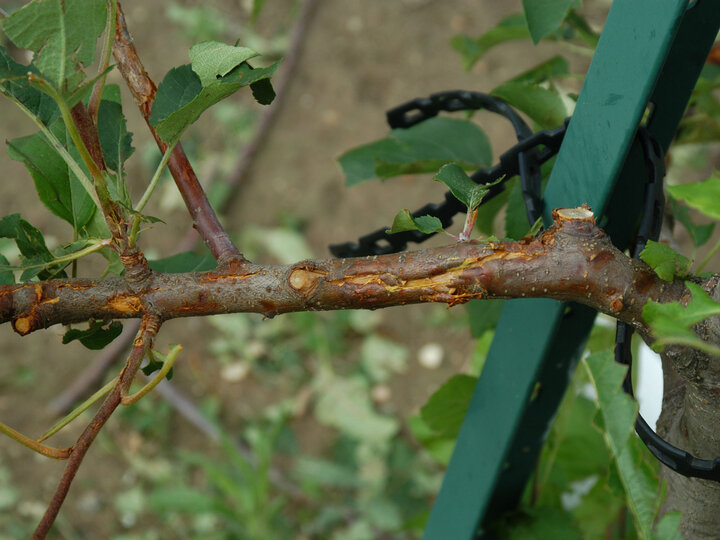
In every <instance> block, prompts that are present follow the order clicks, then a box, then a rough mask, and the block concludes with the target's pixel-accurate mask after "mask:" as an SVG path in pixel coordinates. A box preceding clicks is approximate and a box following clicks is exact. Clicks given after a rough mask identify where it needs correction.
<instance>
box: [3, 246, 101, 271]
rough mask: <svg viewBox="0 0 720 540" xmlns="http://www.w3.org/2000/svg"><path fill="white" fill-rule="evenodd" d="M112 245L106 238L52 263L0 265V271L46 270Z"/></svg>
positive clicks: (58, 258)
mask: <svg viewBox="0 0 720 540" xmlns="http://www.w3.org/2000/svg"><path fill="white" fill-rule="evenodd" d="M111 244H112V241H111V240H110V239H109V238H108V239H106V240H96V241H94V242H93V243H92V244H91V245H90V246H88V247H86V248H83V249H80V250H78V251H75V252H73V253H69V254H68V255H63V256H62V257H57V258H56V259H53V260H52V261H47V262H42V263H38V264H31V265H29V266H5V265H0V271H4V270H30V269H33V268H42V269H45V268H48V267H50V266H54V265H56V264H62V263H65V262H72V261H75V260H77V259H80V258H82V257H84V256H85V255H90V254H91V253H95V252H96V251H100V250H101V249H102V248H105V247H109V246H110V245H111Z"/></svg>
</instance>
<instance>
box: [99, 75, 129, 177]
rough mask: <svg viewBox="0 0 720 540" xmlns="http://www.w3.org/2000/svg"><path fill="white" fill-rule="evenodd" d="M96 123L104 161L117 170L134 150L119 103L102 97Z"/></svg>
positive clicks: (110, 167)
mask: <svg viewBox="0 0 720 540" xmlns="http://www.w3.org/2000/svg"><path fill="white" fill-rule="evenodd" d="M106 92H107V89H106ZM104 95H105V96H106V97H107V95H106V94H104ZM97 124H98V125H97V128H98V134H99V136H100V147H101V148H102V151H103V156H104V157H105V163H106V164H107V166H108V168H109V169H111V170H113V171H116V172H119V171H120V170H121V169H122V165H123V163H125V161H126V160H127V159H128V158H129V157H130V156H131V155H132V153H133V152H134V151H135V149H134V148H133V145H132V133H130V132H129V131H128V130H127V124H126V122H125V116H124V115H123V112H122V105H121V103H120V102H119V101H115V100H114V99H103V100H102V101H101V102H100V107H99V109H98V118H97Z"/></svg>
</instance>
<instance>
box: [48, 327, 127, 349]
mask: <svg viewBox="0 0 720 540" xmlns="http://www.w3.org/2000/svg"><path fill="white" fill-rule="evenodd" d="M121 332H122V323H121V322H119V321H113V322H111V323H110V324H109V325H108V326H107V328H106V327H104V326H103V322H102V321H90V324H89V325H88V329H87V330H78V329H77V328H71V329H70V330H68V331H67V332H65V335H64V336H63V338H62V342H63V345H65V344H67V343H70V342H71V341H75V340H76V339H79V340H80V343H82V344H83V345H85V347H87V348H88V349H91V350H93V351H98V350H100V349H104V348H105V346H106V345H108V344H109V343H110V342H111V341H112V340H114V339H115V338H116V337H118V336H119V335H120V334H121Z"/></svg>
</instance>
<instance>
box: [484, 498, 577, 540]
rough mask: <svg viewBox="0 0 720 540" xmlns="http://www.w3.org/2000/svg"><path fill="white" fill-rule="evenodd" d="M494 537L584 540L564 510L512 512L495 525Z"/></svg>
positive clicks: (543, 508) (557, 508)
mask: <svg viewBox="0 0 720 540" xmlns="http://www.w3.org/2000/svg"><path fill="white" fill-rule="evenodd" d="M494 527H495V528H494V529H493V533H494V534H493V535H492V536H493V537H495V538H507V539H510V540H530V539H550V538H562V539H563V540H582V539H583V538H584V537H583V535H582V533H581V531H580V528H579V527H578V524H577V523H575V522H574V521H573V520H572V516H571V515H570V514H569V513H568V512H567V511H566V510H564V509H563V508H561V507H559V506H555V507H547V506H545V507H542V506H540V507H537V508H523V509H522V510H521V511H515V512H511V513H509V514H506V515H505V516H503V517H502V518H501V520H500V521H499V522H497V523H495V524H494Z"/></svg>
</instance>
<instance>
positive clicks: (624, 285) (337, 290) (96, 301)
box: [0, 211, 687, 335]
mask: <svg viewBox="0 0 720 540" xmlns="http://www.w3.org/2000/svg"><path fill="white" fill-rule="evenodd" d="M588 214H589V217H587V216H586V217H580V218H577V217H564V215H563V212H562V211H556V212H555V216H556V224H555V225H553V226H552V227H551V228H550V229H549V230H547V231H546V232H544V233H543V234H542V235H541V236H539V237H538V238H525V239H523V240H521V241H518V242H485V243H481V242H463V243H457V244H453V245H450V246H446V247H440V248H434V249H426V250H420V251H415V252H406V253H398V254H392V255H383V256H376V257H368V258H353V259H331V260H320V261H301V262H298V263H296V264H292V265H285V266H273V265H257V264H244V265H242V266H241V267H235V268H231V269H230V270H229V271H228V270H226V269H224V268H222V269H219V270H217V271H212V272H205V273H189V274H167V273H151V272H149V271H148V272H149V274H148V276H147V277H146V279H144V280H143V281H142V282H140V283H138V282H137V280H135V281H134V282H133V283H130V282H129V281H128V280H127V279H126V278H123V277H115V278H107V279H101V280H94V279H63V280H50V281H44V282H32V283H23V284H17V285H4V286H2V287H0V322H11V324H12V325H13V328H14V329H15V331H16V332H18V333H19V334H21V335H26V334H29V333H30V332H33V331H35V330H38V329H41V328H47V327H49V326H52V325H54V324H70V323H76V322H81V321H85V320H88V319H91V318H92V319H96V320H109V319H127V318H137V317H141V316H143V314H145V313H152V314H154V315H156V316H158V317H159V318H161V319H162V320H168V319H174V318H178V317H192V316H199V315H212V314H218V313H234V312H254V313H260V314H262V315H264V316H266V317H273V316H275V315H278V314H281V313H287V312H291V311H309V310H331V309H351V308H369V309H375V308H382V307H388V306H396V305H403V304H413V303H420V302H444V303H447V304H448V305H449V306H453V305H456V304H462V303H464V302H467V301H468V300H470V299H473V298H520V297H528V298H532V297H544V298H554V299H557V300H569V301H575V302H581V303H583V304H587V305H589V306H591V307H593V308H595V309H597V310H598V311H601V312H603V313H607V314H609V315H611V316H613V317H615V318H617V319H620V320H623V321H625V322H628V323H630V324H632V325H633V326H634V327H635V328H636V329H638V330H639V331H640V332H642V333H644V334H647V329H646V328H645V325H644V323H643V320H642V307H643V306H644V305H645V303H646V302H647V301H648V300H650V299H652V300H660V301H663V302H668V301H677V300H680V299H682V298H683V297H684V296H686V295H687V290H686V288H685V286H684V284H683V282H682V281H676V282H673V283H669V282H666V281H663V280H661V279H660V278H658V277H657V275H656V274H655V273H654V272H653V271H652V270H651V269H650V268H648V267H647V266H646V265H644V264H643V263H640V262H637V261H634V260H632V259H630V258H628V257H627V256H626V255H624V254H623V253H621V252H620V251H618V250H617V249H616V248H615V247H614V246H613V245H612V243H611V242H610V240H609V239H608V238H607V236H606V235H605V233H604V232H603V231H602V230H601V229H600V228H598V227H597V226H596V225H595V222H594V219H593V218H592V214H590V213H589V212H588Z"/></svg>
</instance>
